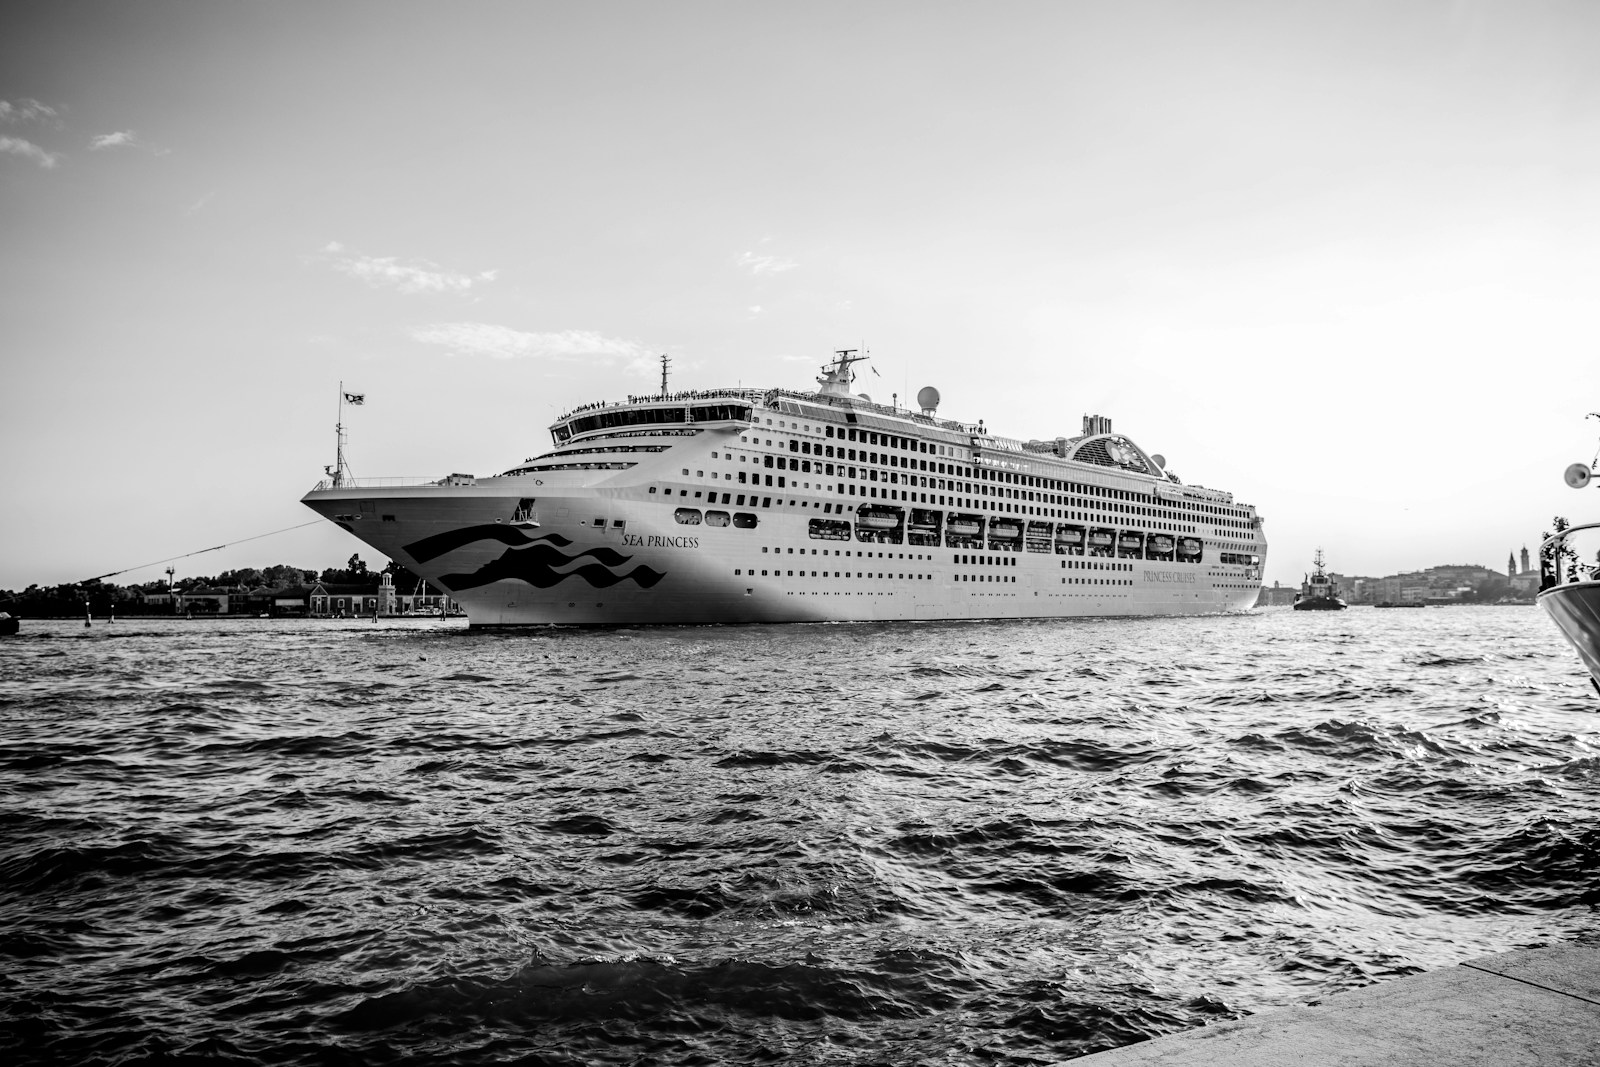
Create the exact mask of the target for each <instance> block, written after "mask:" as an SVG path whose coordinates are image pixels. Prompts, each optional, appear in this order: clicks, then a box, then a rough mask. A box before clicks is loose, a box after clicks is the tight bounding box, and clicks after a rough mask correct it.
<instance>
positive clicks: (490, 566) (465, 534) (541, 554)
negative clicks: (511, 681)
mask: <svg viewBox="0 0 1600 1067" xmlns="http://www.w3.org/2000/svg"><path fill="white" fill-rule="evenodd" d="M480 541H499V542H500V543H501V544H503V545H506V546H508V547H507V549H506V551H505V552H504V553H503V554H502V555H501V556H500V558H498V559H495V560H491V561H490V562H488V563H485V564H484V565H483V566H481V567H479V568H478V569H477V570H475V571H473V572H472V573H470V574H446V575H443V576H441V577H440V578H439V579H438V581H439V584H441V585H443V586H444V587H445V588H446V589H449V590H450V591H452V592H457V591H460V590H463V589H476V588H478V587H479V586H482V585H488V584H489V583H490V582H498V581H502V580H505V579H514V580H516V581H519V582H527V583H528V584H529V585H531V586H533V587H534V588H536V589H549V588H550V587H551V586H553V585H560V584H561V583H562V582H564V581H566V580H567V579H568V578H571V577H573V576H577V577H579V578H582V579H583V580H584V581H586V582H588V583H589V584H590V585H592V586H594V587H595V588H596V589H606V588H608V587H610V586H613V585H616V584H617V583H618V582H626V581H629V580H632V581H633V582H634V583H635V584H637V585H638V586H639V588H640V589H649V588H650V587H651V586H653V585H655V584H656V583H657V582H659V581H660V580H661V579H663V578H665V577H666V575H665V574H663V573H660V572H658V571H653V570H651V569H650V568H649V567H646V566H644V565H643V564H640V565H639V566H637V567H635V568H633V570H631V571H628V572H627V573H626V574H618V573H616V571H615V570H614V569H613V568H619V567H621V566H622V565H623V564H624V563H627V562H628V561H629V560H630V559H632V558H633V557H632V556H624V555H623V554H622V553H620V552H618V551H616V550H615V549H612V548H606V547H605V546H603V545H602V546H601V547H599V548H591V549H589V550H588V551H587V552H579V553H578V554H577V555H575V556H568V555H565V554H564V553H562V551H561V549H563V548H565V547H566V546H568V545H570V544H572V542H571V541H570V540H568V539H567V538H565V537H562V536H561V535H560V534H558V533H548V534H542V535H540V536H538V537H530V536H528V535H527V534H526V533H524V532H523V531H522V530H520V529H519V528H517V527H514V526H505V525H502V524H499V523H494V524H485V525H482V526H463V527H462V528H461V529H459V530H449V531H446V532H445V533H442V534H435V535H433V536H432V537H424V538H423V539H422V540H420V541H413V542H412V543H411V544H409V545H406V546H405V550H406V552H407V553H408V554H409V555H410V556H411V558H412V559H414V560H416V561H417V562H418V563H427V562H428V561H429V560H433V559H438V558H439V557H440V556H442V555H444V554H445V553H446V552H454V551H455V550H456V549H458V548H464V547H465V546H467V545H472V544H477V543H478V542H480ZM584 559H591V560H593V561H594V562H592V563H585V564H583V565H582V566H580V567H576V568H574V569H572V570H557V568H558V567H568V566H570V565H572V564H574V563H577V562H579V561H580V560H584Z"/></svg>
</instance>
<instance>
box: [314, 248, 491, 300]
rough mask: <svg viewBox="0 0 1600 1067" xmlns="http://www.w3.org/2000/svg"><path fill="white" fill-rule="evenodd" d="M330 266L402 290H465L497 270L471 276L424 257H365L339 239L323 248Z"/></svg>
mask: <svg viewBox="0 0 1600 1067" xmlns="http://www.w3.org/2000/svg"><path fill="white" fill-rule="evenodd" d="M322 251H323V254H325V255H327V256H329V257H330V262H331V264H332V266H333V269H334V270H336V271H339V272H340V273H341V274H347V275H349V276H350V277H352V278H359V279H360V280H361V281H364V282H366V283H367V284H368V285H370V286H372V287H374V288H379V287H388V288H393V289H398V290H399V291H400V292H402V293H465V292H468V291H470V290H471V289H472V287H473V286H474V285H476V284H478V283H479V282H492V281H494V279H495V275H496V274H497V273H498V271H494V270H489V271H484V272H482V273H481V274H479V275H477V276H476V277H473V276H472V275H470V274H462V273H460V272H459V271H452V270H444V269H442V268H440V267H439V266H438V265H437V264H434V263H430V262H428V261H427V260H413V261H412V262H410V263H402V262H400V261H399V260H398V259H396V258H395V257H394V256H364V255H359V254H356V253H347V252H346V251H345V247H344V245H342V244H340V243H339V242H338V241H329V242H328V244H327V245H326V246H325V247H324V248H323V249H322Z"/></svg>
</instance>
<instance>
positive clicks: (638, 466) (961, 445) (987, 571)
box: [303, 349, 1267, 627]
mask: <svg viewBox="0 0 1600 1067" xmlns="http://www.w3.org/2000/svg"><path fill="white" fill-rule="evenodd" d="M864 358H866V357H864V356H862V355H859V354H858V353H857V351H856V350H852V349H845V350H841V351H839V352H837V353H836V354H835V357H834V358H833V360H832V361H831V363H830V364H829V365H828V366H826V367H824V368H823V370H822V373H821V375H820V376H819V377H818V378H817V383H818V388H817V389H816V390H815V391H794V390H786V389H769V390H754V389H710V390H696V391H692V392H678V393H668V392H667V390H666V388H665V365H664V366H663V388H662V391H661V393H660V394H658V395H655V396H640V397H630V398H629V399H628V400H627V401H626V402H621V403H600V404H591V405H587V406H584V407H580V408H578V409H576V410H574V411H571V412H569V413H567V414H565V415H563V416H561V417H560V418H559V419H557V420H556V421H555V423H554V424H553V425H552V426H551V427H550V433H551V437H552V447H551V448H550V449H549V450H548V451H546V452H544V453H542V454H540V455H537V456H534V457H531V458H529V459H527V460H525V461H523V462H522V463H520V464H518V465H517V466H515V467H512V468H511V469H510V470H507V471H506V472H505V473H503V474H498V475H495V476H492V477H475V476H474V475H471V474H451V475H449V476H447V477H443V478H439V479H437V480H435V481H429V482H426V483H412V484H405V483H403V482H400V481H399V480H395V479H375V480H356V479H353V478H351V477H349V475H348V472H347V469H346V468H345V465H344V461H343V453H342V447H341V452H340V456H339V459H338V462H337V464H336V465H335V466H332V467H330V468H329V469H328V473H329V475H330V477H329V478H328V479H326V480H325V481H323V482H322V483H321V484H319V485H318V486H317V487H316V488H315V489H312V490H311V491H310V492H308V493H307V494H306V495H305V497H304V498H303V502H304V503H305V504H306V505H307V506H309V507H310V508H311V509H312V510H314V511H316V512H317V513H318V514H321V515H323V516H325V517H326V518H328V519H330V520H331V521H333V522H334V523H337V524H338V525H339V526H341V527H343V528H344V529H345V530H348V531H349V532H350V533H352V534H354V535H355V536H356V537H358V538H360V539H361V540H362V541H364V542H366V543H367V544H368V545H371V546H372V547H373V548H374V549H376V550H377V551H378V552H381V553H382V554H383V555H385V556H387V557H389V558H390V559H393V560H396V561H398V562H399V563H400V564H402V565H403V566H405V567H407V568H408V569H410V570H411V571H412V572H413V573H415V574H417V575H419V576H421V577H423V578H426V579H427V580H428V581H430V582H432V583H434V584H435V585H437V586H440V587H442V588H443V589H444V590H447V591H448V592H449V594H450V596H451V597H452V598H454V600H455V601H456V602H458V603H459V604H460V605H462V607H464V608H465V610H466V612H467V616H468V619H469V621H470V623H471V625H473V626H486V627H500V626H526V625H549V624H566V625H601V626H605V625H640V624H696V623H777V622H823V621H830V622H845V621H867V620H890V619H1024V618H1059V617H1075V616H1154V615H1199V614H1215V613H1223V612H1236V611H1246V610H1249V609H1251V608H1252V607H1253V606H1254V605H1255V602H1256V597H1257V594H1258V593H1259V592H1260V588H1261V574H1262V567H1263V565H1264V562H1265V558H1266V551H1267V545H1266V538H1265V535H1264V533H1263V529H1262V518H1261V516H1260V515H1259V514H1258V513H1257V512H1256V510H1255V508H1254V507H1252V506H1250V505H1248V504H1242V503H1239V502H1237V501H1235V500H1234V498H1233V496H1232V495H1231V494H1229V493H1226V492H1221V491H1218V490H1215V489H1205V488H1201V487H1199V486H1196V485H1185V484H1183V483H1182V482H1181V481H1179V479H1178V478H1177V476H1176V475H1174V474H1172V473H1171V472H1169V471H1167V470H1166V469H1165V467H1166V461H1165V460H1164V459H1163V458H1162V457H1161V456H1159V455H1152V454H1150V453H1147V452H1145V451H1144V450H1143V449H1141V448H1140V447H1139V446H1138V445H1136V444H1134V442H1133V441H1131V440H1130V439H1128V438H1127V437H1125V436H1123V435H1121V434H1117V433H1114V432H1113V431H1112V428H1111V420H1110V419H1107V418H1102V417H1100V416H1098V415H1091V416H1085V417H1084V420H1083V432H1082V434H1080V435H1078V436H1075V437H1056V438H1053V439H1046V440H1030V441H1023V440H1014V439H1011V438H1007V437H1002V436H999V435H997V434H994V433H992V432H990V430H989V429H988V428H986V427H985V426H984V425H983V423H982V422H981V421H980V422H979V423H977V424H970V423H963V422H956V421H952V420H949V419H945V418H941V417H939V415H938V405H939V399H940V398H939V394H938V392H937V390H935V389H933V388H931V387H930V388H925V389H923V390H922V391H921V392H920V393H919V394H918V397H917V403H918V410H912V409H907V408H904V407H901V406H898V405H884V404H877V403H873V402H872V400H871V399H870V398H868V397H867V396H866V395H864V394H857V393H853V392H852V391H851V387H852V385H853V382H854V379H855V370H854V367H855V365H856V364H858V363H860V362H861V360H863V359H864ZM341 421H342V420H341ZM340 440H341V446H342V440H343V438H342V431H341V438H340Z"/></svg>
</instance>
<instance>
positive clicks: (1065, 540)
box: [1056, 525, 1083, 545]
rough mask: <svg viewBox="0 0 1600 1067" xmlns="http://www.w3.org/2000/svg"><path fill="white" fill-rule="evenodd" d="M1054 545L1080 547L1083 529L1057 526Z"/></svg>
mask: <svg viewBox="0 0 1600 1067" xmlns="http://www.w3.org/2000/svg"><path fill="white" fill-rule="evenodd" d="M1056 544H1058V545H1081V544H1083V527H1082V526H1066V525H1062V526H1057V527H1056Z"/></svg>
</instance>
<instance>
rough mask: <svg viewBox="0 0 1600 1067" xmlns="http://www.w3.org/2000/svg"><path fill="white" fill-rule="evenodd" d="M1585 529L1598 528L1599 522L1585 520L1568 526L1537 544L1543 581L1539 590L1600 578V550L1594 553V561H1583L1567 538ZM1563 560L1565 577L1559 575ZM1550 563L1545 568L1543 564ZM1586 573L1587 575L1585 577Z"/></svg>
mask: <svg viewBox="0 0 1600 1067" xmlns="http://www.w3.org/2000/svg"><path fill="white" fill-rule="evenodd" d="M1585 530H1600V522H1586V523H1582V524H1581V525H1578V526H1568V527H1567V528H1566V529H1565V530H1562V531H1561V532H1559V533H1557V534H1555V535H1554V536H1551V537H1547V538H1545V539H1544V541H1543V542H1542V543H1540V545H1539V560H1540V570H1541V571H1542V572H1543V579H1544V580H1543V581H1542V582H1541V583H1540V586H1541V591H1542V590H1543V589H1549V588H1551V587H1552V586H1557V585H1561V584H1562V583H1563V582H1582V581H1590V582H1592V581H1597V580H1600V552H1597V553H1596V554H1595V561H1594V562H1593V563H1592V564H1591V563H1585V562H1584V560H1583V559H1582V558H1581V557H1580V556H1579V555H1578V554H1577V552H1576V551H1575V550H1574V549H1573V548H1572V546H1571V545H1569V544H1567V543H1566V541H1567V538H1568V537H1571V536H1572V535H1573V534H1575V533H1580V532H1582V531H1585ZM1563 561H1565V562H1566V563H1567V565H1568V570H1569V573H1568V575H1567V577H1566V578H1562V576H1561V564H1562V562H1563ZM1546 563H1548V564H1550V566H1549V568H1548V569H1546V568H1545V566H1544V565H1545V564H1546ZM1585 575H1587V577H1585Z"/></svg>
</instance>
